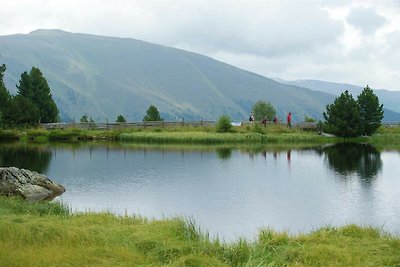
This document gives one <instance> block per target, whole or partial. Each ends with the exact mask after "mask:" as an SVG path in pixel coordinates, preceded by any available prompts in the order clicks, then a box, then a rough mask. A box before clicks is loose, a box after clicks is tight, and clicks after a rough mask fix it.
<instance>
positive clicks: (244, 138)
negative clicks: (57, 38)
mask: <svg viewBox="0 0 400 267" xmlns="http://www.w3.org/2000/svg"><path fill="white" fill-rule="evenodd" d="M0 140H22V141H29V142H37V143H44V142H48V141H66V142H78V141H88V140H110V141H122V142H125V143H127V142H130V143H145V144H194V145H200V144H201V145H217V144H221V145H222V144H225V145H265V144H323V143H336V142H343V141H351V142H366V143H371V144H375V145H381V146H385V145H398V146H400V127H390V128H389V127H381V128H380V129H379V130H378V132H377V134H375V135H373V136H372V137H359V138H348V139H344V138H329V137H323V136H320V135H318V134H317V132H315V131H304V130H300V129H296V128H292V129H289V128H288V127H286V126H283V125H268V126H267V127H264V126H259V125H246V126H242V127H234V128H233V132H228V133H217V132H216V129H215V128H214V127H209V126H197V127H190V126H182V127H164V128H152V127H146V128H140V127H137V128H128V129H113V130H81V129H74V128H69V129H54V130H42V129H24V130H1V131H0Z"/></svg>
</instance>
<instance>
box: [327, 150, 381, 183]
mask: <svg viewBox="0 0 400 267" xmlns="http://www.w3.org/2000/svg"><path fill="white" fill-rule="evenodd" d="M320 152H322V153H323V154H324V155H325V157H326V161H327V162H328V164H329V167H331V168H332V169H333V170H334V171H336V172H337V173H339V174H341V175H344V176H347V175H349V174H352V173H356V174H357V175H358V176H359V177H360V178H361V179H362V180H363V181H365V182H366V183H371V182H372V181H373V179H374V178H375V177H376V175H377V173H378V172H379V171H380V170H381V169H382V159H381V154H380V152H379V151H378V150H377V149H376V148H375V147H373V146H371V145H368V144H353V143H352V144H349V143H340V144H335V145H333V146H328V147H324V148H322V149H321V151H320Z"/></svg>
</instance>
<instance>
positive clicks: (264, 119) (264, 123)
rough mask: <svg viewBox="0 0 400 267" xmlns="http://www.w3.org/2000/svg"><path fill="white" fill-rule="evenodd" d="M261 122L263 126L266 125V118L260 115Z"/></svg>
mask: <svg viewBox="0 0 400 267" xmlns="http://www.w3.org/2000/svg"><path fill="white" fill-rule="evenodd" d="M261 123H262V124H263V125H264V126H267V118H265V116H263V117H262V120H261Z"/></svg>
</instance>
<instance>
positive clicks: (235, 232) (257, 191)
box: [0, 144, 400, 240]
mask: <svg viewBox="0 0 400 267" xmlns="http://www.w3.org/2000/svg"><path fill="white" fill-rule="evenodd" d="M399 159H400V154H399V152H398V151H383V152H379V151H378V150H376V149H375V148H374V147H371V146H368V145H350V144H339V145H335V146H326V147H316V148H312V149H310V148H309V149H285V150H280V149H273V148H265V150H261V151H258V152H254V151H253V152H251V151H250V152H249V151H243V150H239V149H236V150H235V149H227V148H223V149H221V148H219V149H213V148H203V149H199V148H193V149H190V148H187V147H186V148H183V147H182V148H171V147H159V148H154V147H135V146H134V147H132V146H129V145H126V146H124V145H107V144H103V145H98V144H96V145H94V144H86V145H78V146H70V145H51V146H50V145H21V144H12V145H10V144H0V165H2V166H17V167H23V168H28V169H32V170H37V171H39V172H42V173H44V174H46V175H47V176H48V177H50V178H51V179H52V180H54V181H56V182H58V183H61V184H62V185H64V186H65V187H66V189H67V191H66V192H65V193H64V194H63V195H62V196H61V197H59V198H58V199H59V200H61V201H63V202H65V203H67V204H68V205H69V206H70V207H71V208H72V210H73V211H105V210H107V211H112V212H114V213H118V214H139V215H142V216H145V217H151V218H163V217H173V216H184V217H190V218H192V219H194V220H195V222H196V223H197V224H198V225H199V226H200V227H201V228H202V229H204V230H208V231H209V232H210V234H211V235H213V236H215V235H218V236H219V237H221V238H223V239H225V240H235V239H237V238H238V237H246V238H249V239H253V238H255V237H256V235H257V232H258V230H259V229H260V228H262V227H269V228H272V229H275V230H279V231H282V230H284V231H289V232H291V233H298V232H309V231H311V230H315V229H318V228H320V227H323V226H327V225H331V226H340V225H344V224H348V223H355V224H358V225H372V226H376V227H379V228H382V229H383V230H385V231H388V232H390V233H393V234H397V235H398V234H400V178H399V177H400V166H399V163H400V161H399Z"/></svg>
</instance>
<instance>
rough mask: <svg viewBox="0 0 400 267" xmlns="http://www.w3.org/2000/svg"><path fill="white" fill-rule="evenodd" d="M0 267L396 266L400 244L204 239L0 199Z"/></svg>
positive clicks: (311, 237) (343, 236)
mask: <svg viewBox="0 0 400 267" xmlns="http://www.w3.org/2000/svg"><path fill="white" fill-rule="evenodd" d="M0 217H1V220H0V250H1V253H0V266H66V265H72V266H137V265H152V266H160V265H171V266H286V265H287V266H295V265H296V266H397V265H399V264H400V254H399V253H398V251H400V239H399V238H394V237H390V236H388V235H385V234H382V233H380V232H379V231H378V230H376V229H372V228H360V227H357V226H353V225H350V226H346V227H342V228H331V227H327V228H324V229H320V230H318V231H315V232H313V233H310V234H305V235H297V236H289V235H287V234H285V233H277V232H274V231H271V230H263V231H260V233H259V236H258V238H257V239H256V240H255V241H252V242H250V241H245V240H240V241H236V242H234V243H225V242H220V241H218V240H210V238H208V236H207V235H206V234H203V233H200V232H199V231H198V229H197V228H196V226H195V225H194V224H193V223H192V222H190V221H184V220H182V219H164V220H148V219H144V218H139V217H127V216H123V217H117V216H114V215H112V214H107V213H98V214H95V213H86V214H71V213H70V212H69V211H68V209H67V208H66V207H64V206H62V205H60V204H55V203H36V204H35V203H26V202H24V201H22V200H19V199H14V198H5V197H0Z"/></svg>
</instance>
